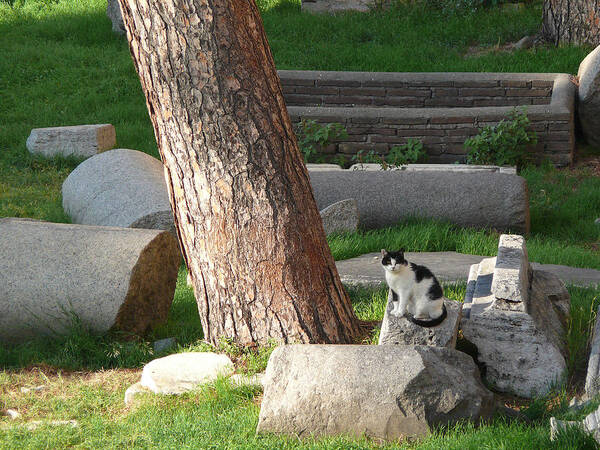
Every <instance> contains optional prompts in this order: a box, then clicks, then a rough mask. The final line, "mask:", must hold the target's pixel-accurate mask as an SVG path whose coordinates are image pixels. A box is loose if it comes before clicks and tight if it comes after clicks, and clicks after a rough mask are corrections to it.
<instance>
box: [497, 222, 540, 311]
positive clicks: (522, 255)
mask: <svg viewBox="0 0 600 450" xmlns="http://www.w3.org/2000/svg"><path fill="white" fill-rule="evenodd" d="M530 272H531V269H530V267H529V259H528V257H527V247H526V246H525V239H524V238H523V236H519V235H516V234H503V235H501V236H500V241H499V243H498V256H497V257H496V266H495V267H494V277H493V281H492V287H491V290H492V294H493V295H494V296H495V297H496V298H498V299H502V300H506V301H508V302H512V303H522V304H523V310H524V309H525V305H526V304H527V300H528V292H529V279H530Z"/></svg>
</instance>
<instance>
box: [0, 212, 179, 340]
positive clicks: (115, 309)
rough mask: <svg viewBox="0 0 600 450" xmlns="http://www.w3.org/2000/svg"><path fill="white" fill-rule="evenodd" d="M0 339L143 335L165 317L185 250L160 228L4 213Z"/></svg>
mask: <svg viewBox="0 0 600 450" xmlns="http://www.w3.org/2000/svg"><path fill="white" fill-rule="evenodd" d="M0 248H1V249H2V252H1V253H0V340H2V341H5V342H15V341H20V340H22V339H26V338H30V337H33V336H38V335H45V334H51V333H53V332H58V333H61V332H63V331H65V330H67V329H68V328H69V327H70V326H71V325H72V322H73V319H74V318H75V317H77V319H78V320H79V321H80V322H81V324H82V325H83V326H84V327H86V328H88V329H89V330H91V331H92V332H97V333H101V332H105V331H108V330H110V329H116V330H122V331H126V332H131V333H136V334H141V333H144V332H146V331H147V330H148V329H149V328H151V327H153V326H154V325H157V324H159V323H162V322H164V321H166V319H167V314H168V312H169V309H170V307H171V303H172V301H173V294H174V292H175V284H176V282H177V272H178V268H179V263H180V258H181V256H180V254H179V251H178V246H177V241H176V240H175V239H174V238H173V236H172V235H171V234H170V233H167V232H164V231H163V232H160V231H155V230H134V229H127V228H112V227H110V228H109V227H93V226H84V225H71V224H57V223H48V222H40V221H32V220H26V219H12V218H4V219H0Z"/></svg>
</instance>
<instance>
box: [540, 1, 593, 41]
mask: <svg viewBox="0 0 600 450" xmlns="http://www.w3.org/2000/svg"><path fill="white" fill-rule="evenodd" d="M599 3H600V2H599V1H598V0H545V1H544V10H543V20H542V34H543V36H544V38H545V39H546V40H548V41H550V42H553V43H554V44H555V45H558V44H572V45H584V44H586V45H591V46H594V47H596V46H598V45H600V4H599Z"/></svg>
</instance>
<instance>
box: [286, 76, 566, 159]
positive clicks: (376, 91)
mask: <svg viewBox="0 0 600 450" xmlns="http://www.w3.org/2000/svg"><path fill="white" fill-rule="evenodd" d="M279 76H280V78H281V83H282V86H283V91H284V96H285V100H286V104H287V106H288V111H289V113H290V116H291V118H292V121H294V122H298V121H300V120H301V119H304V118H306V119H314V120H316V121H318V122H321V123H332V122H337V123H341V124H343V125H344V126H345V127H346V129H347V131H348V138H346V139H344V140H342V141H339V142H336V143H335V144H333V145H330V146H329V147H328V148H326V149H325V153H327V154H328V155H330V156H334V155H336V154H338V155H345V156H348V157H351V156H352V155H354V154H356V153H357V152H358V151H359V150H367V151H369V150H375V151H376V152H378V153H380V154H386V153H387V152H388V151H389V150H390V148H392V147H393V146H395V145H402V144H405V143H406V142H407V140H408V139H409V138H414V139H419V140H420V141H422V142H423V144H424V147H425V150H426V151H427V153H428V155H429V160H428V162H431V163H448V162H455V161H463V160H464V158H465V154H466V150H465V148H464V145H463V143H464V141H465V139H467V138H468V137H470V136H473V135H475V134H477V133H478V130H479V128H481V127H483V126H486V125H495V124H497V123H498V122H499V121H500V120H502V119H503V118H505V117H506V115H507V114H508V113H509V112H510V111H512V109H513V108H514V106H518V105H523V106H527V115H528V117H529V119H530V120H531V122H532V125H531V127H532V129H533V130H535V131H536V133H537V135H538V141H539V142H538V144H537V145H536V146H532V148H531V151H532V152H533V153H535V155H536V159H537V160H542V159H544V158H548V159H550V161H552V162H553V163H554V164H556V165H559V166H561V165H566V164H569V163H571V161H572V158H573V148H574V144H575V142H574V94H575V85H574V84H573V83H572V82H571V80H570V77H569V75H566V74H531V73H529V74H527V73H524V74H518V73H509V74H506V73H504V74H503V73H377V72H317V71H287V70H282V71H279Z"/></svg>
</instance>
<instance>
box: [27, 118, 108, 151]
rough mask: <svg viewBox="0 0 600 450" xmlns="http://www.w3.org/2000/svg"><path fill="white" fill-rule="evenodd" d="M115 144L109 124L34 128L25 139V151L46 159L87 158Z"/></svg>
mask: <svg viewBox="0 0 600 450" xmlns="http://www.w3.org/2000/svg"><path fill="white" fill-rule="evenodd" d="M116 143H117V138H116V133H115V127H113V126H112V125H111V124H102V125H76V126H70V127H50V128H34V129H33V130H31V134H30V135H29V137H28V138H27V144H26V145H27V150H29V152H30V153H33V154H39V155H42V156H45V157H47V158H51V157H53V156H75V157H78V158H89V157H90V156H94V155H95V154H96V153H100V152H103V151H105V150H109V149H111V148H113V147H114V146H115V145H116Z"/></svg>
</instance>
